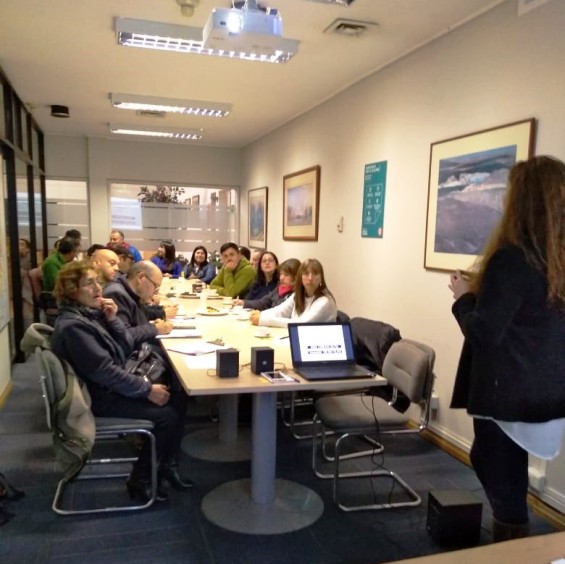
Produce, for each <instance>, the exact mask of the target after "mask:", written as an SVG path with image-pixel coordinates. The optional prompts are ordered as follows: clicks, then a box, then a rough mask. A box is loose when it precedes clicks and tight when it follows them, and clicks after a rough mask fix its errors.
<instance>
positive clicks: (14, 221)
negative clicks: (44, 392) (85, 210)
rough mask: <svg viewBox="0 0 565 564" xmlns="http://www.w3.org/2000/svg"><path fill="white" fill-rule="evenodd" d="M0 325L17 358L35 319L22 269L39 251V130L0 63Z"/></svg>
mask: <svg viewBox="0 0 565 564" xmlns="http://www.w3.org/2000/svg"><path fill="white" fill-rule="evenodd" d="M0 154H1V160H2V182H1V185H0V188H1V197H2V210H1V213H2V220H3V221H2V226H1V227H2V229H1V234H0V278H2V277H4V282H1V281H0V284H2V297H1V298H0V330H2V329H3V328H4V327H5V326H6V324H7V325H8V326H9V335H10V357H11V359H12V360H17V361H23V360H25V358H24V355H23V354H22V352H21V351H20V349H19V343H20V340H21V338H22V336H23V333H24V331H25V329H26V327H27V326H28V325H29V324H30V323H31V322H33V320H34V319H38V317H37V311H34V308H33V299H32V295H31V286H30V285H29V277H28V272H29V269H30V268H33V267H35V266H37V265H38V264H40V263H41V262H42V261H43V258H44V257H45V252H46V249H45V242H46V240H47V235H46V229H45V221H44V217H45V188H44V186H45V163H44V148H43V133H42V132H41V130H40V129H39V127H38V126H37V124H36V123H35V120H34V119H33V116H32V115H31V113H30V112H29V111H28V109H27V108H26V106H25V104H24V103H23V102H22V101H21V100H20V99H19V97H18V95H17V93H16V92H15V91H14V89H13V87H12V85H11V84H10V82H9V80H8V78H7V77H6V75H5V74H4V73H3V71H2V69H1V68H0Z"/></svg>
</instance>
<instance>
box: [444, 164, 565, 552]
mask: <svg viewBox="0 0 565 564" xmlns="http://www.w3.org/2000/svg"><path fill="white" fill-rule="evenodd" d="M564 214H565V164H564V163H562V162H561V161H558V160H556V159H553V158H550V157H544V156H540V157H534V158H532V159H530V160H528V161H525V162H520V163H518V164H516V165H515V166H514V167H513V168H512V169H511V171H510V174H509V177H508V191H507V194H506V200H505V203H504V209H503V215H502V218H501V220H500V223H499V225H498V226H497V228H496V229H495V230H494V232H493V233H492V235H491V237H490V239H489V242H488V243H487V246H486V248H485V250H484V255H483V258H482V261H481V262H480V264H479V267H478V270H477V271H476V272H473V273H471V274H470V277H469V276H465V275H463V274H462V273H461V272H460V271H458V272H456V273H455V274H453V275H452V276H451V283H450V288H451V290H452V291H453V296H454V298H455V303H454V304H453V308H452V311H453V314H454V316H455V319H456V320H457V322H458V324H459V326H460V328H461V331H462V332H463V335H464V337H465V341H464V344H463V350H462V353H461V358H460V361H459V366H458V369H457V375H456V380H455V387H454V392H453V398H452V403H451V407H454V408H464V409H466V410H467V412H468V413H469V415H471V416H472V417H473V427H474V431H475V440H474V442H473V446H472V448H471V462H472V463H473V467H474V468H475V471H476V472H477V476H478V477H479V479H480V480H481V483H482V484H483V487H484V489H485V492H486V494H487V496H488V499H489V502H490V504H491V506H492V510H493V539H494V540H495V541H500V540H509V539H511V538H518V537H521V536H526V535H527V533H528V506H527V503H526V496H527V493H528V453H531V454H533V455H535V456H537V457H540V458H544V459H548V460H549V459H552V458H554V457H556V456H557V455H558V454H559V449H560V447H561V443H562V438H563V435H564V433H565V354H563V343H564V342H565V272H564V270H563V265H564V264H565V222H564V219H563V218H564Z"/></svg>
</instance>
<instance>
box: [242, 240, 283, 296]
mask: <svg viewBox="0 0 565 564" xmlns="http://www.w3.org/2000/svg"><path fill="white" fill-rule="evenodd" d="M278 283H279V259H278V258H277V255H275V253H271V252H270V251H263V252H262V253H261V256H260V257H259V261H258V264H257V276H255V281H254V282H253V284H251V288H249V291H248V292H247V295H246V296H245V298H246V300H258V299H259V298H262V297H263V296H266V295H267V294H270V293H271V292H272V291H273V290H274V289H275V288H276V287H277V285H278Z"/></svg>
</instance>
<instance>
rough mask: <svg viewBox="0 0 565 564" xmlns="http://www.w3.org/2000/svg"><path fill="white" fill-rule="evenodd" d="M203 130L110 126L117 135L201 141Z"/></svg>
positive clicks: (111, 131)
mask: <svg viewBox="0 0 565 564" xmlns="http://www.w3.org/2000/svg"><path fill="white" fill-rule="evenodd" d="M203 131H204V130H203V129H174V128H171V127H152V126H144V125H124V124H115V123H111V124H110V133H114V134H116V135H140V136H143V137H161V138H163V139H182V140H185V141H199V140H200V139H202V133H203Z"/></svg>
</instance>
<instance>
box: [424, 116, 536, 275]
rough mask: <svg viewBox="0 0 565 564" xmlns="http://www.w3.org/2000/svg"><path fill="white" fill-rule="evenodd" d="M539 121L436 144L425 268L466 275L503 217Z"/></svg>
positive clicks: (530, 147)
mask: <svg viewBox="0 0 565 564" xmlns="http://www.w3.org/2000/svg"><path fill="white" fill-rule="evenodd" d="M534 134H535V119H533V118H532V119H527V120H524V121H520V122H515V123H510V124H507V125H502V126H500V127H494V128H492V129H487V130H484V131H478V132H475V133H470V134H468V135H463V136H461V137H455V138H453V139H447V140H445V141H438V142H437V143H432V145H431V149H430V174H429V184H428V213H427V221H426V247H425V253H424V267H425V268H428V269H435V270H457V269H459V270H468V269H469V268H470V267H471V266H472V265H473V263H474V262H475V260H476V259H477V257H478V255H480V253H481V250H482V249H483V247H484V245H485V243H486V241H487V239H488V237H489V235H490V233H491V232H492V230H493V228H494V227H495V225H496V224H497V223H498V220H499V219H500V217H501V215H502V205H503V201H504V194H505V193H506V181H507V178H508V172H509V171H510V169H511V168H512V166H513V165H514V164H515V163H516V162H518V161H522V160H526V159H528V158H530V157H531V156H532V155H533V146H534Z"/></svg>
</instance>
